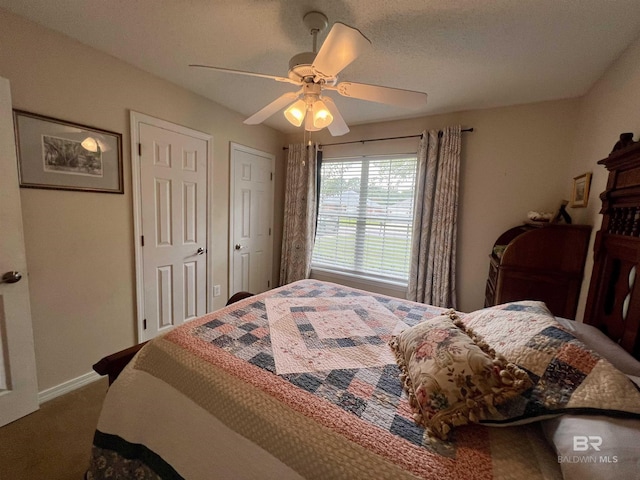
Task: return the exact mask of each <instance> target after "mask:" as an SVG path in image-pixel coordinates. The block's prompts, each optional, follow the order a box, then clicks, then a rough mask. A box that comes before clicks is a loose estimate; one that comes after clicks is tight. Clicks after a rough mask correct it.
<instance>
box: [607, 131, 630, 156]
mask: <svg viewBox="0 0 640 480" xmlns="http://www.w3.org/2000/svg"><path fill="white" fill-rule="evenodd" d="M634 143H635V142H634V141H633V132H626V133H621V134H620V140H618V141H617V142H616V144H615V145H614V146H613V150H611V153H613V152H615V151H617V150H622V149H625V148H627V147H628V146H630V145H633V144H634ZM609 155H611V154H609Z"/></svg>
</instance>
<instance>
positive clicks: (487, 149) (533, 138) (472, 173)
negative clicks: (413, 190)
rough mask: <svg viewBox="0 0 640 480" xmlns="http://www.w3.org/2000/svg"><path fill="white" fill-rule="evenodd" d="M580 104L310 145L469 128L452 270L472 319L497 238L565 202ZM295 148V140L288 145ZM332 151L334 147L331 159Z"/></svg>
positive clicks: (361, 132)
mask: <svg viewBox="0 0 640 480" xmlns="http://www.w3.org/2000/svg"><path fill="white" fill-rule="evenodd" d="M578 104H579V101H578V100H563V101H555V102H543V103H536V104H530V105H522V106H516V107H508V108H496V109H487V110H475V111H467V112H459V113H453V114H448V115H438V116H432V117H425V118H418V119H411V120H400V121H394V122H385V123H377V124H370V125H360V126H354V127H352V128H351V132H350V133H349V134H347V135H345V136H343V137H337V138H332V137H330V136H328V135H327V134H326V133H325V132H320V133H322V135H317V136H316V137H315V138H314V141H315V140H317V141H319V142H320V143H334V142H342V141H351V140H361V139H367V138H382V137H396V136H403V135H412V134H418V133H420V132H421V131H422V130H424V129H439V128H441V127H444V126H447V125H453V124H460V125H462V126H463V128H466V127H473V129H474V131H473V132H471V133H464V134H463V143H462V159H461V162H462V163H461V170H460V204H459V219H458V220H459V223H458V228H459V230H458V235H459V236H458V270H457V277H458V283H457V289H458V300H459V301H458V308H459V309H460V310H463V311H472V310H475V309H478V308H482V307H483V305H484V292H485V284H486V279H487V273H488V271H489V258H488V255H489V253H490V251H491V249H492V247H493V243H494V242H495V240H496V238H497V237H498V235H499V234H500V233H502V232H503V231H504V230H506V229H508V228H510V227H513V226H516V225H519V224H520V223H522V222H523V221H524V220H526V215H527V212H528V211H529V210H538V211H554V210H555V209H557V208H558V206H559V205H560V201H561V200H562V199H563V198H568V197H567V195H568V194H569V193H568V192H567V188H566V186H567V179H568V178H569V175H570V173H569V172H570V153H571V147H572V145H573V141H572V139H573V135H574V132H575V121H576V118H577V113H578ZM300 140H301V138H300V137H299V135H290V136H289V138H288V141H289V142H295V141H300ZM414 141H416V142H417V140H414ZM406 142H407V141H406V140H405V141H402V142H397V141H396V142H393V143H395V145H394V146H390V142H372V143H366V144H365V146H364V147H362V146H361V145H360V146H358V147H357V148H358V149H363V148H364V150H361V153H366V154H375V153H380V152H382V151H384V150H387V151H393V150H394V149H400V150H403V151H407V150H406V148H407V147H406ZM337 149H338V147H332V150H331V154H333V152H334V151H336V150H337ZM354 149H355V147H353V146H349V147H344V151H347V150H354ZM414 151H415V148H414ZM349 153H353V151H350V152H349ZM331 154H327V156H331ZM346 154H347V153H345V155H346ZM337 155H338V156H340V154H337ZM388 293H389V294H391V295H393V294H394V292H393V291H389V292H388Z"/></svg>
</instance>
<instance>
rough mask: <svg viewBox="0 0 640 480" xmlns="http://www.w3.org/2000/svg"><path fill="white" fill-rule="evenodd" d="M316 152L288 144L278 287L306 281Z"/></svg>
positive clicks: (313, 225) (313, 218) (312, 226)
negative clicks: (297, 281)
mask: <svg viewBox="0 0 640 480" xmlns="http://www.w3.org/2000/svg"><path fill="white" fill-rule="evenodd" d="M315 153H316V152H315V147H314V146H309V147H307V146H306V145H305V144H302V143H300V144H295V145H293V144H292V145H289V158H288V161H287V183H286V185H285V197H284V225H283V229H282V257H281V258H280V285H284V284H286V283H291V282H295V281H296V280H302V279H304V278H309V273H310V270H311V254H312V253H313V242H314V237H315V230H316V216H317V213H316V211H317V210H316V202H317V193H316V191H317V190H316V188H317V183H316V182H317V173H316V154H315Z"/></svg>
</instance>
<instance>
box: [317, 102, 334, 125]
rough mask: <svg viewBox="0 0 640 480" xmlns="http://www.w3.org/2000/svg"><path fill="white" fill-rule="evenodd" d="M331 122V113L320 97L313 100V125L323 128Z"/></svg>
mask: <svg viewBox="0 0 640 480" xmlns="http://www.w3.org/2000/svg"><path fill="white" fill-rule="evenodd" d="M331 122H333V115H331V112H330V111H329V109H328V108H327V106H326V105H325V103H324V102H323V101H322V100H320V99H318V100H316V101H315V102H313V126H314V127H316V128H325V127H328V126H329V125H331Z"/></svg>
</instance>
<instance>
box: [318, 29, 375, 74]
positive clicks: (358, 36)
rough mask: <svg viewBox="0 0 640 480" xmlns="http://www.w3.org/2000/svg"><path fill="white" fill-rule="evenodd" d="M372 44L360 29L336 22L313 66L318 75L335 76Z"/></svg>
mask: <svg viewBox="0 0 640 480" xmlns="http://www.w3.org/2000/svg"><path fill="white" fill-rule="evenodd" d="M370 46H371V42H370V41H369V39H368V38H367V37H365V36H364V35H363V34H362V33H361V32H360V30H358V29H356V28H352V27H349V26H348V25H345V24H344V23H339V22H336V23H335V24H334V25H333V27H332V28H331V31H330V32H329V34H328V35H327V38H326V39H325V41H324V43H323V44H322V47H320V51H319V52H318V54H317V55H316V59H315V60H314V61H313V65H312V66H311V67H312V68H313V71H314V72H315V73H316V74H317V75H319V76H321V77H325V78H333V77H335V76H336V75H338V73H340V71H342V69H343V68H345V67H346V66H347V65H349V64H350V63H351V62H353V61H354V60H355V59H356V58H357V57H358V55H360V54H361V53H363V52H364V51H365V50H367V48H369V47H370Z"/></svg>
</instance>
